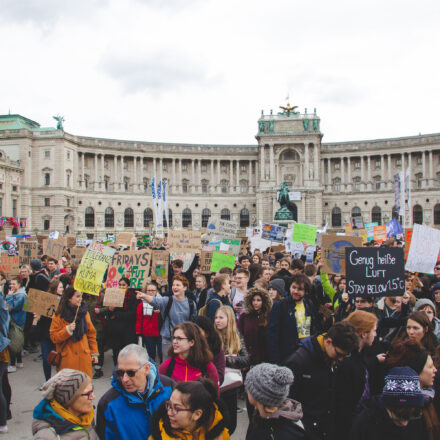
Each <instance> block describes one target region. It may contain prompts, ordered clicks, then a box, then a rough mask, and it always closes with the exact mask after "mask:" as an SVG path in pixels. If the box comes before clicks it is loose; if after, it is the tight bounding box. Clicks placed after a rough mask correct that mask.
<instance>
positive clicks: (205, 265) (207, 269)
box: [200, 251, 232, 274]
mask: <svg viewBox="0 0 440 440" xmlns="http://www.w3.org/2000/svg"><path fill="white" fill-rule="evenodd" d="M213 253H214V251H202V254H201V256H200V273H203V274H209V273H211V262H212V254H213ZM216 253H220V254H224V255H232V251H216ZM222 267H223V266H222Z"/></svg>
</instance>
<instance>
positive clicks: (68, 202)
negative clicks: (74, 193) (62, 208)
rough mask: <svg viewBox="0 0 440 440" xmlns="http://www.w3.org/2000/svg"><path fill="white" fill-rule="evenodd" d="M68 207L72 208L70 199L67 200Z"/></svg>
mask: <svg viewBox="0 0 440 440" xmlns="http://www.w3.org/2000/svg"><path fill="white" fill-rule="evenodd" d="M66 203H67V207H68V208H69V207H70V199H66Z"/></svg>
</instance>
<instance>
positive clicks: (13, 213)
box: [12, 199, 17, 217]
mask: <svg viewBox="0 0 440 440" xmlns="http://www.w3.org/2000/svg"><path fill="white" fill-rule="evenodd" d="M12 217H17V199H12Z"/></svg>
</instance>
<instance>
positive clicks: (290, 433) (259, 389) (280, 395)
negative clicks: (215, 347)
mask: <svg viewBox="0 0 440 440" xmlns="http://www.w3.org/2000/svg"><path fill="white" fill-rule="evenodd" d="M292 383H293V373H292V371H291V370H290V369H289V368H286V367H280V366H278V365H274V364H267V363H263V364H259V365H256V366H255V367H253V368H251V369H250V371H249V372H248V374H247V376H246V380H245V384H244V386H245V389H246V392H247V396H248V399H249V403H250V404H251V405H252V406H253V407H254V408H255V409H254V414H253V417H252V419H251V421H250V423H249V427H248V431H247V433H246V440H251V439H252V440H255V439H268V440H269V439H289V440H297V439H298V440H299V439H303V438H305V432H304V426H303V424H302V422H301V418H302V416H303V413H302V407H301V404H300V403H299V402H297V401H295V400H292V399H289V398H287V396H288V394H289V389H290V386H291V385H292Z"/></svg>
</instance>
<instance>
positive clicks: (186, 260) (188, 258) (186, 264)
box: [170, 252, 194, 272]
mask: <svg viewBox="0 0 440 440" xmlns="http://www.w3.org/2000/svg"><path fill="white" fill-rule="evenodd" d="M173 260H182V261H183V271H182V272H186V271H187V270H188V269H189V268H190V267H191V263H192V262H193V261H194V254H191V253H189V252H170V262H172V261H173Z"/></svg>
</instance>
